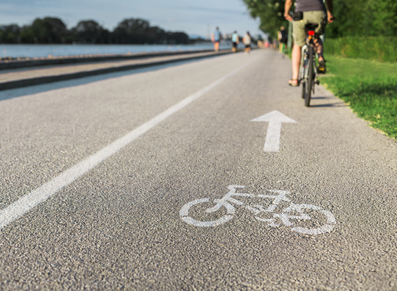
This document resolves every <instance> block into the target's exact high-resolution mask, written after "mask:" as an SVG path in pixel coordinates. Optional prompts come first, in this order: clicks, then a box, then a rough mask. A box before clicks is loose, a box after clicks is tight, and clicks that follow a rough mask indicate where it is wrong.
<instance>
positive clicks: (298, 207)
mask: <svg viewBox="0 0 397 291" xmlns="http://www.w3.org/2000/svg"><path fill="white" fill-rule="evenodd" d="M227 188H228V189H229V190H230V191H229V193H227V194H226V195H225V196H223V198H222V199H214V200H211V199H209V198H202V199H196V200H194V201H190V202H188V203H186V204H185V205H183V206H182V208H181V210H180V211H179V215H180V217H181V219H182V220H183V221H184V222H186V223H188V224H190V225H193V226H198V227H215V226H220V225H222V224H224V223H226V222H228V221H230V220H232V219H233V217H234V214H235V206H234V205H240V206H245V209H247V210H249V211H251V212H253V213H254V214H255V218H256V219H257V220H258V221H261V222H267V223H268V224H267V226H270V227H272V228H274V227H280V226H281V224H280V223H278V224H277V223H275V222H276V221H277V222H278V221H279V222H282V223H283V224H284V225H285V226H287V227H292V228H291V230H292V231H296V232H299V233H303V234H310V235H318V234H323V233H327V232H331V231H332V230H333V229H334V227H335V225H336V219H335V216H334V215H333V214H332V213H331V212H330V211H328V210H324V209H323V208H321V207H319V206H316V205H311V204H295V203H294V202H292V201H291V199H290V198H288V197H287V195H289V194H291V192H289V191H284V190H268V192H271V193H272V194H270V195H269V194H251V193H239V192H237V189H239V188H240V189H242V188H245V186H242V185H230V186H228V187H227ZM273 193H274V194H273ZM239 197H245V198H256V197H258V198H263V200H264V201H265V200H266V199H271V200H273V202H272V203H271V204H269V203H266V205H268V207H267V208H265V207H264V206H263V205H258V204H255V205H247V203H248V202H242V201H240V200H238V198H239ZM281 202H284V203H285V202H289V203H290V205H289V206H288V207H287V208H284V209H282V210H281V212H275V211H276V210H277V209H276V208H277V206H278V205H279V204H280V203H281ZM202 203H205V204H204V205H207V207H210V208H207V209H206V210H205V211H204V212H206V213H215V212H217V211H218V210H220V209H222V208H226V213H224V210H223V211H219V212H218V215H222V213H223V216H222V217H221V218H218V219H216V220H210V221H202V220H197V219H195V218H193V217H195V216H197V213H194V211H192V212H193V214H192V213H190V214H189V210H190V208H192V207H193V208H194V207H195V206H196V205H199V204H202ZM204 205H202V206H204ZM211 206H212V207H211ZM305 209H308V210H311V211H312V212H315V211H316V212H317V213H319V214H322V218H323V219H322V220H319V217H317V216H314V219H315V220H319V221H318V222H317V221H316V222H317V223H315V224H308V225H306V226H307V227H300V226H295V223H302V221H303V224H304V221H308V220H311V219H312V216H310V215H309V214H307V213H305V211H304V210H305ZM262 214H267V216H268V215H271V216H272V218H270V219H265V218H262V217H260V215H262ZM191 215H192V216H193V217H192V216H191ZM201 215H202V214H201ZM201 215H199V216H201ZM324 218H325V219H326V223H324ZM321 223H322V224H323V225H321ZM311 227H316V228H311Z"/></svg>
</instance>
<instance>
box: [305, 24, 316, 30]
mask: <svg viewBox="0 0 397 291" xmlns="http://www.w3.org/2000/svg"><path fill="white" fill-rule="evenodd" d="M317 26H318V23H308V24H306V25H305V29H306V30H315V29H316V28H317Z"/></svg>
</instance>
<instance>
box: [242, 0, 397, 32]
mask: <svg viewBox="0 0 397 291" xmlns="http://www.w3.org/2000/svg"><path fill="white" fill-rule="evenodd" d="M242 1H243V2H244V3H245V5H246V6H247V9H248V11H249V13H250V15H251V17H253V18H259V19H260V27H259V28H260V29H261V30H262V31H264V32H266V33H269V34H270V35H271V36H276V32H277V31H278V29H279V27H280V26H286V25H287V23H286V21H285V20H284V17H283V15H284V4H285V1H281V0H242ZM333 4H334V5H333V6H334V16H335V17H336V21H334V23H332V25H328V26H327V30H326V34H327V37H342V36H379V35H382V36H397V1H396V0H360V1H346V0H333ZM293 7H294V6H292V8H293Z"/></svg>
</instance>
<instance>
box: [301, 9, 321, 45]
mask: <svg viewBox="0 0 397 291" xmlns="http://www.w3.org/2000/svg"><path fill="white" fill-rule="evenodd" d="M308 23H313V24H316V23H317V24H318V26H317V28H316V30H315V32H316V35H321V34H324V32H325V26H326V25H327V14H326V13H325V12H324V11H308V12H303V19H302V20H299V21H293V27H294V32H293V36H294V43H295V44H297V45H298V46H300V47H302V46H304V45H305V43H306V33H305V25H306V24H308Z"/></svg>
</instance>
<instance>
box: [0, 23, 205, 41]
mask: <svg viewBox="0 0 397 291" xmlns="http://www.w3.org/2000/svg"><path fill="white" fill-rule="evenodd" d="M194 41H197V40H191V39H189V36H188V35H187V34H186V33H184V32H171V31H165V30H164V29H162V28H160V27H158V26H150V23H149V21H147V20H144V19H139V18H129V19H124V20H123V21H121V22H120V23H119V24H118V25H117V27H116V28H115V29H114V30H113V31H109V30H107V29H106V28H104V27H103V26H101V25H100V24H98V22H96V21H94V20H82V21H80V22H79V23H78V24H77V25H76V26H75V27H73V28H71V29H68V28H67V27H66V25H65V23H64V22H63V21H62V20H61V19H59V18H55V17H45V18H37V19H35V20H34V21H33V22H32V24H31V25H25V26H23V27H20V26H18V25H17V24H10V25H1V26H0V43H9V44H16V43H36V44H71V43H81V44H145V43H147V44H189V43H192V42H194Z"/></svg>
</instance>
